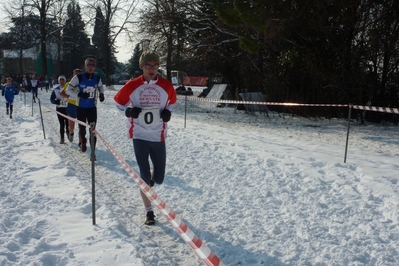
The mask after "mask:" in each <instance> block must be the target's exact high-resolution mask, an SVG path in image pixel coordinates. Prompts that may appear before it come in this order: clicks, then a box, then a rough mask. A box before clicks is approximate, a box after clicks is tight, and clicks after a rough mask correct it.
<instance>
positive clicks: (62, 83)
mask: <svg viewBox="0 0 399 266" xmlns="http://www.w3.org/2000/svg"><path fill="white" fill-rule="evenodd" d="M58 83H59V84H60V87H61V88H63V87H64V86H65V79H60V81H59V82H58Z"/></svg>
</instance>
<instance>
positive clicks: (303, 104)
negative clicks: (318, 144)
mask: <svg viewBox="0 0 399 266" xmlns="http://www.w3.org/2000/svg"><path fill="white" fill-rule="evenodd" d="M187 100H190V101H196V102H214V103H230V104H258V105H282V106H316V107H317V106H319V107H320V106H330V107H348V106H349V105H348V104H328V103H326V104H324V103H281V102H252V101H237V100H218V99H207V98H198V97H187Z"/></svg>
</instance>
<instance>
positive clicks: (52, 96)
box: [50, 91, 56, 104]
mask: <svg viewBox="0 0 399 266" xmlns="http://www.w3.org/2000/svg"><path fill="white" fill-rule="evenodd" d="M55 99H56V96H55V92H54V91H53V92H52V93H51V96H50V102H51V103H52V104H55Z"/></svg>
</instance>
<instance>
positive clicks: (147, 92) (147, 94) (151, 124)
mask: <svg viewBox="0 0 399 266" xmlns="http://www.w3.org/2000/svg"><path fill="white" fill-rule="evenodd" d="M114 100H115V102H116V103H117V108H118V109H119V110H120V111H122V112H123V114H125V110H126V109H127V108H128V107H139V108H141V113H140V115H139V117H138V118H132V117H128V118H127V122H128V137H129V138H134V139H142V140H147V141H154V142H159V141H165V138H166V135H167V134H166V133H167V123H165V122H163V121H162V119H161V118H160V115H161V112H162V111H163V110H164V109H168V110H169V111H172V108H173V106H174V104H175V103H176V100H177V97H176V91H175V89H174V87H173V85H172V83H171V82H170V81H168V80H167V79H164V78H161V77H157V79H156V80H151V81H150V82H147V81H145V80H144V79H143V76H139V77H137V78H135V79H133V80H130V81H129V82H127V83H126V84H125V85H124V86H123V87H122V88H121V89H120V90H119V91H118V93H117V94H116V95H115V97H114Z"/></svg>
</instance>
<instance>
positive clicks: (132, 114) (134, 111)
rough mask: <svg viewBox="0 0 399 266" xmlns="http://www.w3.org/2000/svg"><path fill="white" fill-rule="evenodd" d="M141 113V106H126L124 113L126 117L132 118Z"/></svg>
mask: <svg viewBox="0 0 399 266" xmlns="http://www.w3.org/2000/svg"><path fill="white" fill-rule="evenodd" d="M140 113H141V108H138V107H133V108H131V107H128V108H127V109H126V111H125V115H126V117H133V118H137V117H139V114H140Z"/></svg>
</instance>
